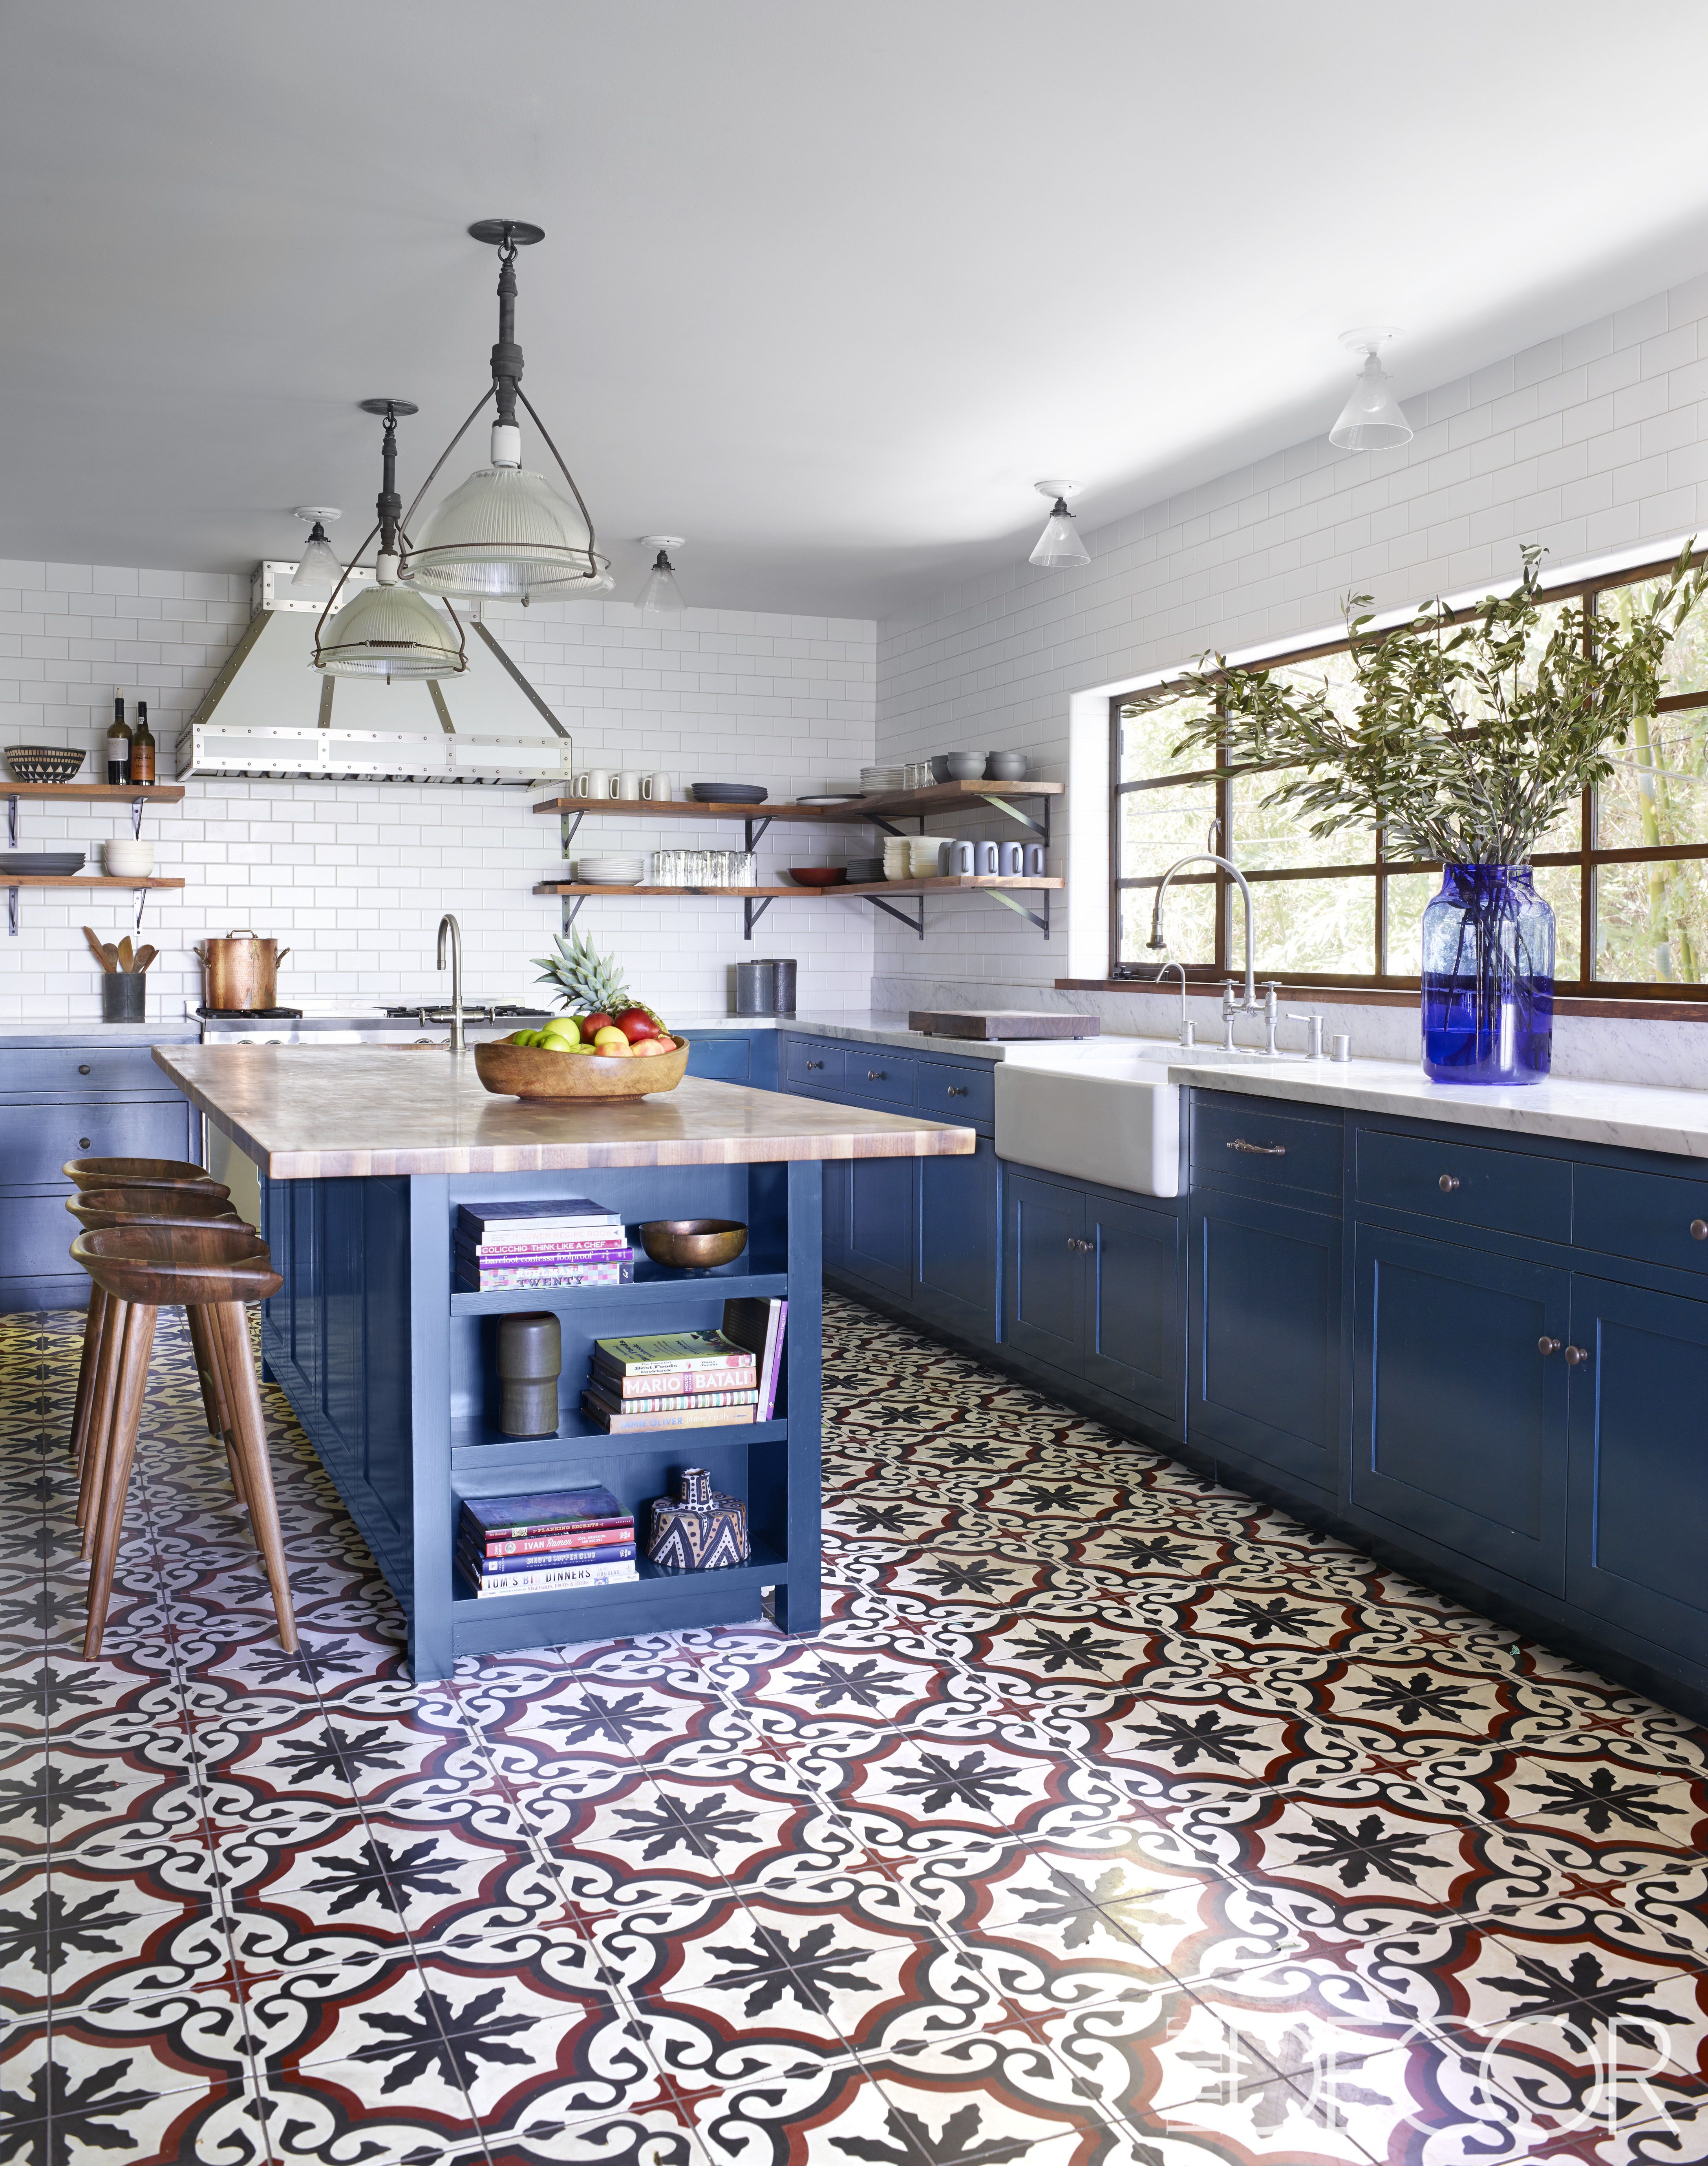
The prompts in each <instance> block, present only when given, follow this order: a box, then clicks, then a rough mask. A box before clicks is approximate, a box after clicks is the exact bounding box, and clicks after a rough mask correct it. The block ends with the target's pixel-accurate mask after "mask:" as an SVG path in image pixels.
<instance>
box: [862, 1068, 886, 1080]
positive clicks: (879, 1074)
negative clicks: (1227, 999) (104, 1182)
mask: <svg viewBox="0 0 1708 2166" xmlns="http://www.w3.org/2000/svg"><path fill="white" fill-rule="evenodd" d="M866 1080H867V1082H868V1083H887V1082H888V1081H889V1080H890V1071H889V1070H888V1069H887V1068H869V1069H867V1070H866Z"/></svg>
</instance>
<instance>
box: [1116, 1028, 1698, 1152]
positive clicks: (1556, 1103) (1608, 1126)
mask: <svg viewBox="0 0 1708 2166" xmlns="http://www.w3.org/2000/svg"><path fill="white" fill-rule="evenodd" d="M1116 1042H1118V1041H1106V1043H1116ZM1167 1072H1168V1078H1169V1080H1170V1081H1171V1082H1173V1083H1184V1084H1192V1085H1196V1086H1198V1088H1199V1089H1201V1090H1210V1091H1235V1092H1236V1093H1238V1094H1240V1096H1246V1097H1252V1098H1291V1099H1293V1100H1296V1101H1298V1102H1300V1103H1302V1104H1308V1105H1319V1106H1346V1107H1351V1108H1352V1109H1353V1110H1354V1111H1355V1112H1361V1113H1393V1114H1397V1115H1399V1116H1401V1117H1404V1118H1406V1119H1409V1120H1420V1121H1446V1122H1450V1123H1456V1124H1458V1125H1461V1126H1463V1127H1466V1128H1489V1129H1492V1130H1493V1131H1494V1132H1495V1133H1498V1134H1503V1135H1510V1136H1557V1137H1559V1138H1561V1139H1562V1140H1563V1141H1565V1142H1570V1143H1580V1144H1615V1145H1617V1146H1619V1147H1621V1149H1626V1150H1648V1151H1668V1152H1671V1153H1673V1154H1675V1155H1676V1156H1678V1157H1680V1158H1708V1090H1702V1091H1680V1090H1669V1089H1663V1088H1661V1087H1659V1086H1656V1085H1653V1084H1648V1083H1595V1082H1578V1081H1573V1082H1568V1081H1565V1080H1556V1079H1555V1078H1553V1077H1552V1076H1551V1077H1549V1078H1547V1080H1544V1081H1542V1082H1541V1083H1531V1084H1528V1085H1526V1086H1523V1087H1521V1088H1519V1089H1515V1090H1504V1089H1499V1088H1494V1087H1481V1086H1477V1085H1475V1084H1466V1083H1432V1082H1431V1081H1430V1079H1429V1078H1428V1077H1427V1076H1426V1075H1425V1074H1424V1072H1423V1070H1422V1069H1421V1068H1420V1067H1418V1066H1416V1065H1415V1064H1414V1063H1412V1062H1410V1061H1406V1060H1349V1061H1345V1062H1340V1061H1322V1062H1310V1061H1302V1060H1289V1061H1285V1062H1283V1061H1276V1062H1267V1061H1265V1062H1261V1063H1256V1062H1252V1061H1249V1060H1243V1061H1229V1062H1221V1061H1216V1060H1194V1059H1192V1057H1191V1055H1190V1054H1182V1057H1181V1058H1180V1059H1178V1060H1171V1061H1169V1062H1168V1064H1167Z"/></svg>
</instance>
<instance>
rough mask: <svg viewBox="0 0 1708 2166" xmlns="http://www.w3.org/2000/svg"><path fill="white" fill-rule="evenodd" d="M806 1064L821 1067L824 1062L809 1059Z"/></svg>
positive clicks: (811, 1066) (810, 1066)
mask: <svg viewBox="0 0 1708 2166" xmlns="http://www.w3.org/2000/svg"><path fill="white" fill-rule="evenodd" d="M806 1065H807V1066H808V1067H809V1068H822V1067H823V1065H824V1063H823V1062H822V1060H809V1061H808V1062H807V1064H806Z"/></svg>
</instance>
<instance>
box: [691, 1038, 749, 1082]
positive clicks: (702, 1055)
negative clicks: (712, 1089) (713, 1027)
mask: <svg viewBox="0 0 1708 2166" xmlns="http://www.w3.org/2000/svg"><path fill="white" fill-rule="evenodd" d="M688 1073H689V1074H690V1075H709V1076H710V1077H711V1079H712V1080H713V1081H714V1082H717V1083H745V1082H746V1081H747V1080H748V1041H747V1040H746V1038H690V1040H689V1043H688Z"/></svg>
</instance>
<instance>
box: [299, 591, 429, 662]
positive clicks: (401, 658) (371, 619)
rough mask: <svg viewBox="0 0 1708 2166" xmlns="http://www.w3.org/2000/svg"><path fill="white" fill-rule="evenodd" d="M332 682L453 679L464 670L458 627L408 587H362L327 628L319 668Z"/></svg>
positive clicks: (321, 645) (321, 643) (422, 596)
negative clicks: (344, 679) (349, 679)
mask: <svg viewBox="0 0 1708 2166" xmlns="http://www.w3.org/2000/svg"><path fill="white" fill-rule="evenodd" d="M319 666H320V668H322V669H324V670H325V672H326V674H328V676H331V677H397V678H404V679H410V680H412V681H413V680H415V679H422V678H429V677H454V676H455V675H456V674H457V672H458V671H459V670H460V669H462V668H463V667H464V663H463V652H462V646H461V642H459V641H458V639H457V627H456V626H454V625H453V624H452V622H451V621H450V620H449V619H448V618H447V616H446V615H444V614H443V612H442V611H441V610H436V609H435V608H434V606H433V605H432V604H431V602H430V601H428V600H426V597H425V596H424V595H421V594H411V593H410V590H409V589H408V588H407V587H400V586H383V585H382V586H374V587H364V588H363V589H362V592H361V593H360V594H357V597H356V599H355V600H353V601H348V602H346V604H345V605H344V606H343V608H342V609H341V610H339V612H338V614H337V615H336V616H335V617H334V618H333V620H332V621H331V622H330V624H329V625H328V626H326V630H325V637H323V638H322V639H321V641H320V664H319Z"/></svg>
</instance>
